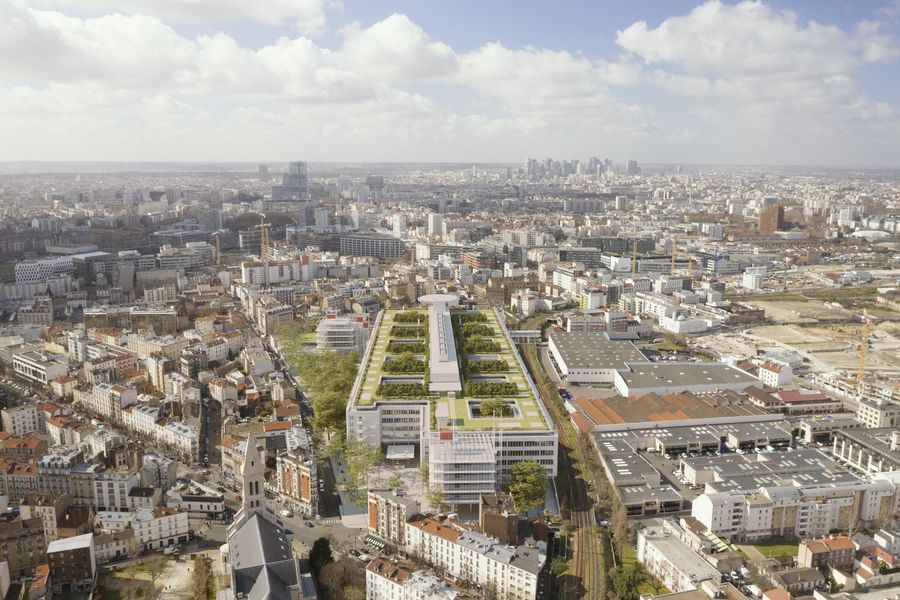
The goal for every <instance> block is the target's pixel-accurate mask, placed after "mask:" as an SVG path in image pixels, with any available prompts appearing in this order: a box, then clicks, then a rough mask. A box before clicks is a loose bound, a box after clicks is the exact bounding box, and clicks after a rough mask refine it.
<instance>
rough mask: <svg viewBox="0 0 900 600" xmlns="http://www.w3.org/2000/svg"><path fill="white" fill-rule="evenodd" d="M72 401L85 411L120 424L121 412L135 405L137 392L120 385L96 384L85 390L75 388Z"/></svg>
mask: <svg viewBox="0 0 900 600" xmlns="http://www.w3.org/2000/svg"><path fill="white" fill-rule="evenodd" d="M73 399H74V401H75V402H77V403H80V404H81V406H82V407H83V408H84V409H85V410H87V411H89V412H92V413H94V414H96V415H99V416H101V417H103V418H104V419H108V420H109V421H111V422H113V423H121V422H122V411H123V410H124V409H125V408H126V407H128V406H131V405H132V404H136V403H137V390H135V389H134V388H130V387H125V386H124V385H122V384H120V383H98V384H97V385H95V386H92V387H89V388H86V389H79V388H75V392H74V395H73Z"/></svg>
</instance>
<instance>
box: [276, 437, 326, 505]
mask: <svg viewBox="0 0 900 600" xmlns="http://www.w3.org/2000/svg"><path fill="white" fill-rule="evenodd" d="M275 474H276V475H275V490H276V493H277V494H278V497H279V498H280V499H281V500H282V501H283V502H286V503H288V504H290V505H291V506H293V507H294V508H295V509H296V510H299V511H301V512H303V514H305V515H308V516H312V515H314V514H315V511H316V499H317V495H318V494H317V488H316V481H317V480H318V476H317V474H316V463H315V461H314V460H312V459H311V458H310V457H309V456H306V455H304V454H302V453H299V452H282V453H280V454H279V455H278V456H277V457H276V458H275Z"/></svg>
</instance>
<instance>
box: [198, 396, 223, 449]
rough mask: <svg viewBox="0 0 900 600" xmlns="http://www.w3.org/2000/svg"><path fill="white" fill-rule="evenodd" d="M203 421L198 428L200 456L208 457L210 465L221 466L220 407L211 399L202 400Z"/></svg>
mask: <svg viewBox="0 0 900 600" xmlns="http://www.w3.org/2000/svg"><path fill="white" fill-rule="evenodd" d="M203 402H204V404H203V421H202V423H201V426H200V439H201V445H202V449H201V452H200V454H201V456H200V458H201V459H203V458H204V457H205V456H208V457H209V464H210V465H219V464H222V449H221V444H222V405H221V404H219V402H218V401H216V400H213V399H211V398H207V397H204V398H203Z"/></svg>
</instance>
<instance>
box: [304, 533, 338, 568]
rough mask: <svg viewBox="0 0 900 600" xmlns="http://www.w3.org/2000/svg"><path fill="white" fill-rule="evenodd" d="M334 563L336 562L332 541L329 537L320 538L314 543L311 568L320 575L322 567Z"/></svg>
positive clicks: (310, 558)
mask: <svg viewBox="0 0 900 600" xmlns="http://www.w3.org/2000/svg"><path fill="white" fill-rule="evenodd" d="M332 562H334V555H332V553H331V540H330V539H329V538H327V537H320V538H318V539H317V540H316V541H314V542H313V545H312V549H311V550H310V551H309V566H310V567H311V568H312V570H313V571H314V572H316V573H318V572H319V571H321V570H322V567H324V566H325V565H327V564H329V563H332Z"/></svg>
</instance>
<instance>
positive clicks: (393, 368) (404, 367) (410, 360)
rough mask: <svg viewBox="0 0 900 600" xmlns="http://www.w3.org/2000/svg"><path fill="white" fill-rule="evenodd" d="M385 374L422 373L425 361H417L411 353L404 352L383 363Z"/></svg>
mask: <svg viewBox="0 0 900 600" xmlns="http://www.w3.org/2000/svg"><path fill="white" fill-rule="evenodd" d="M382 370H383V371H384V372H385V373H424V372H425V361H423V360H419V359H418V358H416V356H415V355H414V354H413V353H412V352H404V353H403V354H401V355H400V356H398V357H397V358H395V359H393V360H386V361H384V366H383V367H382Z"/></svg>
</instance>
